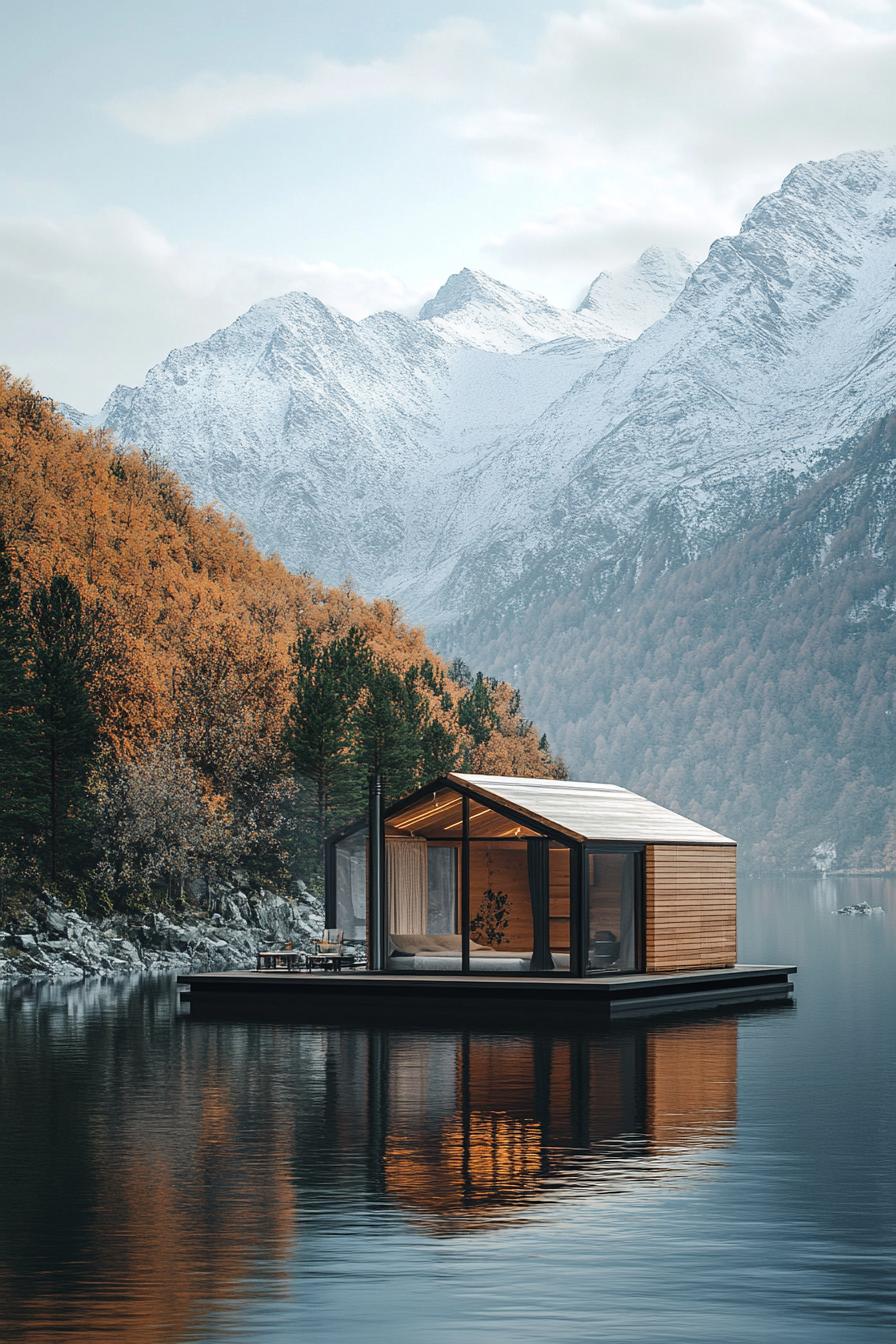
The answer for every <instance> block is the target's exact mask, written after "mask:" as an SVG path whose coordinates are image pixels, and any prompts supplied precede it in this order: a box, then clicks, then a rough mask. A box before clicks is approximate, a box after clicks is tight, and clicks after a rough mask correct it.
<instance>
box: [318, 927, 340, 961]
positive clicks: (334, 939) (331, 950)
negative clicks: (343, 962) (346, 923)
mask: <svg viewBox="0 0 896 1344" xmlns="http://www.w3.org/2000/svg"><path fill="white" fill-rule="evenodd" d="M344 942H345V933H344V931H343V930H342V929H324V931H323V933H322V934H321V936H320V937H319V938H315V940H314V951H315V954H316V955H317V956H319V957H341V956H342V952H343V944H344Z"/></svg>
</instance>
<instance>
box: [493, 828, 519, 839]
mask: <svg viewBox="0 0 896 1344" xmlns="http://www.w3.org/2000/svg"><path fill="white" fill-rule="evenodd" d="M521 833H522V827H521V826H511V828H510V830H509V831H502V832H501V834H500V835H499V836H498V839H499V840H505V839H506V838H507V836H508V835H520V834H521Z"/></svg>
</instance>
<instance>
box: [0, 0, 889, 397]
mask: <svg viewBox="0 0 896 1344" xmlns="http://www.w3.org/2000/svg"><path fill="white" fill-rule="evenodd" d="M894 71H896V0H849V2H848V3H846V2H845V0H684V2H683V0H595V2H594V3H582V2H581V0H579V3H574V4H568V5H563V4H545V3H536V2H535V0H478V2H477V3H475V4H474V3H469V2H468V0H455V2H454V3H441V0H377V3H375V4H373V3H371V2H370V0H345V2H342V0H330V3H329V4H322V3H320V0H315V2H314V3H305V0H255V2H254V3H252V4H245V3H236V2H235V0H154V3H153V4H152V5H149V6H147V5H139V6H138V5H135V4H129V3H127V0H126V2H125V3H124V4H122V3H121V0H115V3H113V2H112V0H61V2H60V0H31V3H29V4H24V3H17V4H15V5H12V4H10V5H7V6H6V7H5V12H4V24H3V41H2V43H0V127H2V130H0V135H2V138H3V153H2V156H0V362H4V363H7V364H8V365H9V366H10V367H11V368H12V370H13V372H15V373H16V374H26V375H28V376H29V377H31V378H32V380H33V382H34V383H35V385H36V386H37V387H38V388H39V389H40V390H41V391H43V392H45V393H46V394H47V395H49V396H52V397H54V398H56V399H59V400H63V401H67V402H70V403H71V404H73V405H75V406H76V407H78V408H79V409H82V410H86V411H94V410H96V409H98V408H99V406H100V405H101V403H102V401H103V400H104V399H105V397H106V396H107V395H108V393H109V392H110V391H111V389H112V387H113V386H114V385H115V384H116V383H119V382H123V383H137V382H141V381H142V379H143V377H144V375H145V373H146V370H147V369H148V368H149V367H150V366H151V365H152V364H154V363H155V362H157V361H158V360H159V359H161V358H163V357H164V356H165V355H166V354H167V353H168V351H169V350H170V349H172V348H173V347H175V346H177V345H183V344H187V343H189V342H191V341H195V340H201V339H203V338H205V337H206V336H208V335H209V334H210V333H211V332H212V331H214V330H216V329H217V328H219V327H220V326H222V325H225V324H226V323H227V322H230V321H232V320H233V319H234V318H235V317H237V316H238V315H239V313H241V312H243V311H245V309H246V308H247V307H249V306H250V304H252V303H253V302H256V301H258V300H260V299H263V298H266V297H269V296H271V295H273V294H279V293H284V292H286V291H287V290H290V289H303V290H307V291H309V292H311V293H313V294H316V295H317V296H318V297H320V298H321V299H323V300H324V301H325V302H327V303H330V304H332V305H333V306H334V307H336V308H338V309H340V310H341V311H342V312H345V313H347V314H348V315H349V316H350V317H353V318H360V317H363V316H364V315H365V314H367V313H370V312H374V311H376V310H378V309H382V308H395V309H398V310H400V311H402V312H407V313H411V312H414V311H416V308H417V307H418V306H419V304H420V303H421V302H422V300H423V299H425V298H426V297H428V296H429V295H430V294H432V293H433V292H434V291H435V290H436V289H437V288H438V287H439V285H440V284H441V283H442V281H443V280H444V279H445V278H446V277H447V276H448V275H450V274H451V273H452V272H454V271H457V270H459V269H460V268H461V267H463V266H472V267H478V268H481V269H483V270H485V271H487V272H489V273H490V274H492V275H495V276H496V277H498V278H499V279H501V280H504V281H506V282H508V283H509V284H512V285H516V286H518V287H520V288H525V289H529V290H534V291H535V292H537V293H540V294H544V295H546V296H547V297H548V298H550V299H551V300H552V301H553V302H555V303H557V304H563V305H574V304H575V303H576V302H577V301H578V299H579V298H580V297H581V295H582V294H583V293H584V291H585V289H586V288H587V286H588V284H589V283H590V282H591V280H593V279H594V277H595V276H596V275H597V274H598V272H600V271H601V270H612V269H613V268H614V267H616V266H619V265H623V264H626V263H627V262H629V261H631V260H633V259H634V258H635V257H636V256H637V255H638V254H639V253H640V252H641V251H642V250H643V248H644V247H646V246H648V245H651V244H660V245H663V246H672V247H678V248H681V249H682V250H683V251H685V252H686V253H687V254H688V255H689V256H690V257H691V258H692V260H694V261H699V260H700V259H701V258H702V257H703V256H705V254H706V251H707V248H708V246H709V244H710V243H711V242H712V241H713V239H714V238H716V237H718V236H720V235H723V234H726V233H732V232H736V230H737V229H738V227H739V226H740V222H741V220H742V218H743V216H744V214H745V213H746V212H747V211H748V210H749V209H750V207H751V206H752V205H753V204H754V203H755V201H756V200H757V199H758V198H759V197H760V196H761V195H762V194H764V193H765V192H768V191H772V190H774V189H775V188H776V187H777V186H778V185H780V182H781V180H782V178H783V177H784V175H785V174H786V173H787V172H788V171H789V169H790V168H791V167H793V165H794V164H796V163H798V162H800V161H803V160H805V159H811V158H816V159H817V158H826V157H829V156H831V155H833V154H837V153H841V152H844V151H847V150H852V149H876V148H883V147H886V146H889V145H892V144H894V143H896V92H894V90H896V79H894V77H893V72H894Z"/></svg>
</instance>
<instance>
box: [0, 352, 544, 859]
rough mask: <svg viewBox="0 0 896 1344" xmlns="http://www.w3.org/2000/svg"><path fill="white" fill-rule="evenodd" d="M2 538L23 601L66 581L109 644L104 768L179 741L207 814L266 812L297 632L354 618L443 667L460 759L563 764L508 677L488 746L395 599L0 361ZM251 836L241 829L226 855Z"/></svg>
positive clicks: (392, 647)
mask: <svg viewBox="0 0 896 1344" xmlns="http://www.w3.org/2000/svg"><path fill="white" fill-rule="evenodd" d="M0 532H2V534H3V537H4V539H5V543H6V547H7V551H8V554H9V556H10V557H11V560H12V563H13V566H14V569H15V572H16V577H17V579H18V582H19V584H20V587H21V591H22V599H23V603H27V601H28V598H29V596H30V594H31V593H32V592H33V591H34V589H35V588H36V587H37V586H39V585H41V584H44V583H47V582H48V581H49V580H50V579H51V577H52V576H53V575H63V576H65V577H66V578H68V579H69V580H70V581H71V582H72V583H73V584H74V585H75V586H76V588H77V589H78V592H79V593H80V596H81V600H82V602H83V604H84V607H85V610H89V611H90V612H91V613H92V618H93V621H94V624H95V628H96V629H97V630H99V631H100V635H101V642H102V656H101V657H100V658H98V660H97V666H96V671H95V674H94V677H93V680H92V682H91V686H90V696H91V701H92V706H93V709H94V712H95V714H96V717H97V720H98V724H99V730H100V738H101V742H102V745H103V761H104V766H103V768H104V769H106V770H107V771H108V770H110V769H114V768H115V764H116V763H118V765H119V766H124V765H126V764H127V763H128V762H138V761H141V760H144V759H145V758H147V756H148V755H150V754H152V753H153V752H156V751H158V750H159V749H160V748H164V747H165V744H170V743H175V744H176V745H175V746H174V747H172V750H173V751H174V752H175V754H176V755H177V756H178V758H181V757H182V758H183V759H184V760H185V761H186V762H187V763H188V764H189V766H190V768H191V769H192V770H193V771H194V772H195V775H196V778H197V780H198V781H199V785H200V786H201V790H202V793H203V797H204V798H205V801H206V805H207V806H208V808H209V809H210V810H211V812H212V813H214V814H215V815H216V816H219V817H220V816H224V817H225V818H232V816H233V815H235V809H236V808H237V796H238V795H239V796H240V797H241V798H242V803H241V804H240V805H241V806H242V807H243V809H244V811H245V812H246V813H247V815H248V813H249V812H252V813H253V815H255V816H258V815H260V814H261V813H262V812H263V811H264V800H265V798H266V797H269V796H273V794H274V793H276V791H277V789H282V786H283V778H284V771H285V769H286V763H285V761H284V758H283V730H284V723H285V720H286V717H287V714H288V711H289V706H290V696H291V658H290V649H291V646H292V645H293V644H294V642H295V640H296V637H297V633H298V631H299V630H307V631H309V632H310V633H311V634H312V635H313V637H314V639H315V640H318V641H320V642H321V643H322V644H326V643H327V642H328V641H330V640H332V639H333V638H335V637H336V636H340V635H344V634H345V633H346V632H347V631H348V630H349V629H351V628H352V627H355V628H356V629H358V630H359V631H360V632H361V634H362V635H363V637H364V639H365V641H366V642H367V644H368V645H369V648H370V650H371V653H372V654H373V655H375V656H376V657H377V658H379V659H383V660H385V661H386V662H388V663H389V664H390V665H391V666H392V667H394V668H395V669H396V670H397V671H399V672H402V673H405V672H407V671H408V670H409V669H411V668H414V667H419V666H421V665H422V664H424V663H425V662H427V661H429V662H430V663H431V664H432V665H433V666H434V667H435V668H436V669H438V671H439V673H440V674H441V675H442V676H444V678H445V682H444V688H443V691H442V693H441V694H436V693H435V692H433V693H432V715H433V718H434V719H436V720H437V721H439V722H441V723H442V724H443V725H444V727H445V728H446V729H447V730H448V731H449V732H450V733H451V735H452V738H453V739H454V740H455V741H456V744H457V752H458V761H459V762H460V761H464V762H465V763H467V764H470V765H473V767H474V768H476V769H479V770H484V771H491V772H494V773H507V772H513V773H516V774H529V775H543V774H554V773H556V772H557V771H558V770H561V769H562V766H560V765H559V763H558V762H556V761H555V760H554V759H553V758H552V757H551V755H550V753H549V752H548V751H547V748H546V745H545V744H544V741H543V739H542V740H541V741H539V738H538V735H537V734H536V732H535V731H534V730H533V728H532V726H531V725H530V724H528V723H527V722H526V721H525V720H524V719H523V718H522V717H521V715H520V713H519V706H518V699H517V697H516V696H515V693H514V692H513V690H512V688H511V687H509V686H506V685H505V684H503V683H494V684H492V683H489V684H490V685H492V693H493V701H494V714H493V716H492V720H491V721H490V725H489V731H488V736H487V738H486V740H485V741H482V742H478V743H474V742H473V741H472V740H470V738H469V735H468V734H467V733H466V731H465V729H464V728H463V726H462V723H461V722H460V720H459V718H458V706H459V705H460V703H461V701H462V699H463V697H464V695H465V694H466V691H465V689H464V687H463V686H461V685H459V684H458V683H457V682H455V681H453V680H452V679H451V678H450V677H448V675H447V669H446V668H445V666H444V664H443V663H442V662H441V660H440V659H439V658H438V657H437V655H435V654H434V653H433V652H432V650H431V649H430V648H429V647H428V646H427V644H426V641H425V639H424V636H423V633H422V632H421V631H420V630H419V629H417V628H414V627H412V626H409V625H407V624H406V622H405V621H404V620H403V619H402V617H401V614H400V612H399V611H398V609H397V607H396V606H395V604H394V603H392V602H390V601H386V600H375V601H372V602H368V601H365V600H364V599H362V598H361V597H359V596H358V595H357V594H356V593H354V592H352V591H351V590H350V589H349V588H347V587H342V588H329V587H326V586H325V585H323V584H321V583H319V582H318V581H316V580H315V579H314V578H311V577H309V576H308V575H304V574H294V573H292V572H290V571H289V570H287V568H286V567H285V565H283V563H282V562H281V561H280V560H279V559H278V558H277V557H265V556H263V555H262V554H261V553H260V552H259V550H258V549H257V548H256V547H255V546H254V545H253V543H252V541H251V539H250V538H249V536H248V535H247V533H246V531H245V529H244V528H243V527H242V525H241V524H240V523H239V522H238V521H237V520H235V519H233V518H227V517H225V516H223V515H222V514H221V513H220V512H219V511H218V510H216V509H214V508H212V507H197V506H196V505H195V504H194V503H193V500H192V497H191V494H190V492H189V490H188V489H187V487H186V486H185V485H184V484H183V483H182V482H181V481H180V480H179V478H178V477H177V476H176V475H175V474H174V473H173V472H171V471H169V470H167V469H166V468H164V467H162V466H160V465H159V464H158V463H157V462H155V461H154V460H153V459H152V458H151V457H150V456H148V455H147V454H145V453H141V452H139V451H137V450H134V449H126V448H122V447H120V446H119V445H117V444H116V443H115V442H114V441H113V439H112V438H111V437H110V436H109V435H108V434H107V433H105V432H101V431H93V430H78V429H75V428H73V427H72V425H71V424H70V423H69V422H68V421H67V420H66V419H65V418H64V417H63V416H62V415H61V414H59V413H58V412H56V410H55V409H54V407H53V404H52V402H50V401H49V400H47V399H46V398H44V397H41V396H40V395H39V394H37V393H36V392H34V391H33V390H32V388H31V387H30V385H29V384H28V383H27V382H25V381H23V380H19V379H15V378H13V377H12V376H11V375H10V374H9V373H8V371H5V370H0ZM247 790H249V791H250V792H252V790H254V793H253V795H252V798H251V800H250V801H249V802H246V791H247ZM253 809H254V811H253ZM266 824H268V825H269V827H270V826H271V825H273V823H272V822H271V819H270V818H268V822H267V823H266ZM258 825H259V826H261V822H259V823H258ZM259 834H260V832H259ZM255 840H256V842H258V840H259V837H258V836H256V837H255ZM247 844H249V842H248V841H246V840H245V836H244V837H243V839H242V840H241V842H240V844H238V845H236V850H239V849H240V848H241V846H243V847H245V845H247ZM249 847H250V848H251V845H250V846H249ZM230 857H231V858H233V860H234V861H236V859H237V858H238V857H239V855H238V854H237V853H236V851H234V852H233V853H232V854H231V855H230Z"/></svg>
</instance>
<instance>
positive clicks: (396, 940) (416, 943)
mask: <svg viewBox="0 0 896 1344" xmlns="http://www.w3.org/2000/svg"><path fill="white" fill-rule="evenodd" d="M389 941H390V942H391V944H392V951H393V952H394V953H395V954H396V955H397V956H400V957H413V956H440V955H442V956H444V955H453V956H457V955H458V953H459V952H460V934H459V933H392V934H390V935H389Z"/></svg>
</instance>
